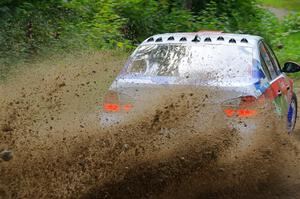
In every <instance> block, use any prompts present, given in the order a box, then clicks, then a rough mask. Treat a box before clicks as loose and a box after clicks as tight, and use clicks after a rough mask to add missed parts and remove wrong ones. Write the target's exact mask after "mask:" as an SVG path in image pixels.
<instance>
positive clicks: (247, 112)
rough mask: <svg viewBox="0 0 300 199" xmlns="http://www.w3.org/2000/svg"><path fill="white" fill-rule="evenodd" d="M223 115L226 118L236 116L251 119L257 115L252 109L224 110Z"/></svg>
mask: <svg viewBox="0 0 300 199" xmlns="http://www.w3.org/2000/svg"><path fill="white" fill-rule="evenodd" d="M224 113H225V114H226V115H227V116H228V117H233V116H238V117H251V116H255V115H256V114H257V111H256V110H254V109H237V110H233V109H225V110H224Z"/></svg>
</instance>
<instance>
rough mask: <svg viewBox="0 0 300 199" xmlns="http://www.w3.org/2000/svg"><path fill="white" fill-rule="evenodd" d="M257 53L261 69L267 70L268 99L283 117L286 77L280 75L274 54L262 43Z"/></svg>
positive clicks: (284, 112) (287, 93)
mask: <svg viewBox="0 0 300 199" xmlns="http://www.w3.org/2000/svg"><path fill="white" fill-rule="evenodd" d="M259 51H260V56H261V63H262V65H263V68H264V67H265V68H266V69H267V74H266V76H267V77H268V78H269V81H270V90H269V91H270V92H269V96H268V97H269V98H270V99H271V100H273V102H274V104H275V107H276V112H277V113H278V114H279V115H280V116H285V115H286V114H287V110H288V101H289V92H288V91H289V89H290V86H289V81H288V80H287V79H286V76H285V75H284V74H282V73H281V71H280V66H279V63H278V61H277V59H276V57H275V55H274V53H273V52H272V51H271V50H270V48H269V47H268V46H267V45H266V44H265V43H264V42H263V41H261V42H260V44H259Z"/></svg>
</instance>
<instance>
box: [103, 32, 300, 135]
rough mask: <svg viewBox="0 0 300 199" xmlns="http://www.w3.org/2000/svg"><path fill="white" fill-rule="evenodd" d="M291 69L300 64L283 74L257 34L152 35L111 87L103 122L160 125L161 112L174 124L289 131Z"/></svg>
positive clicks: (292, 65) (291, 66) (294, 107)
mask: <svg viewBox="0 0 300 199" xmlns="http://www.w3.org/2000/svg"><path fill="white" fill-rule="evenodd" d="M297 71H299V66H298V65H297V64H295V63H292V62H288V63H286V64H285V66H284V68H283V69H281V67H280V65H279V63H278V61H277V59H276V57H275V55H274V53H273V51H272V50H271V48H270V47H269V46H268V45H267V44H266V42H265V41H264V40H263V38H261V37H258V36H252V35H242V34H226V33H218V32H195V33H168V34H160V35H155V36H152V37H150V38H148V39H146V40H145V41H144V42H143V43H142V44H141V45H140V46H139V47H138V48H137V49H136V50H135V51H134V52H133V54H132V55H131V56H130V58H129V60H128V62H127V63H126V65H125V67H124V69H123V70H122V71H121V73H120V74H119V75H118V77H117V78H116V79H115V81H114V82H113V84H112V85H111V87H110V88H109V91H108V93H107V94H106V96H105V98H104V102H103V111H102V113H101V116H100V120H101V124H102V125H103V126H110V125H115V124H119V125H120V124H128V123H131V122H134V121H136V120H138V119H140V118H142V117H145V115H147V117H148V116H149V117H148V119H147V120H148V121H149V122H152V123H155V122H156V121H158V120H160V122H162V123H164V122H163V121H162V120H163V118H161V117H162V116H161V115H166V112H167V115H168V116H172V117H173V118H175V119H174V120H172V124H173V125H174V126H176V125H179V123H180V122H177V121H180V120H182V119H181V117H185V118H188V119H187V120H185V122H184V123H185V124H186V121H188V123H190V125H193V126H194V127H197V128H200V129H201V128H202V129H206V128H209V127H214V128H236V129H239V130H240V131H241V132H248V131H252V130H255V129H256V128H258V127H259V126H260V127H261V126H264V127H267V126H272V125H277V124H283V125H281V126H284V128H285V129H282V130H284V131H288V132H292V130H293V128H294V125H295V118H296V115H297V100H296V96H295V94H294V93H293V82H292V80H291V79H289V78H288V77H287V76H286V74H285V72H286V73H287V72H297ZM170 111H173V112H176V114H174V115H172V113H170ZM178 112H179V114H178ZM158 115H159V116H158ZM178 115H179V116H178ZM178 117H179V119H178ZM270 118H275V120H274V119H272V122H271V119H270ZM176 119H177V120H176Z"/></svg>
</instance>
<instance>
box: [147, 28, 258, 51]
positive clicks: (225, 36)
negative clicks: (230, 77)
mask: <svg viewBox="0 0 300 199" xmlns="http://www.w3.org/2000/svg"><path fill="white" fill-rule="evenodd" d="M260 40H262V38H261V37H259V36H254V35H247V34H232V33H223V32H218V31H199V32H185V33H165V34H158V35H154V36H151V37H149V38H147V39H146V40H145V41H144V42H142V44H141V45H148V44H168V43H170V44H171V43H182V44H193V43H206V44H228V45H239V46H250V47H256V46H257V44H258V42H259V41H260Z"/></svg>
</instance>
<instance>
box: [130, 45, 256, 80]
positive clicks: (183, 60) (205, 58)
mask: <svg viewBox="0 0 300 199" xmlns="http://www.w3.org/2000/svg"><path fill="white" fill-rule="evenodd" d="M125 73H126V74H135V75H143V76H182V77H189V76H191V77H192V76H195V77H196V78H209V79H211V78H214V79H222V78H223V79H228V78H230V79H232V78H239V79H240V78H244V79H245V78H249V79H251V78H252V48H251V47H245V46H236V45H207V44H205V45H204V44H195V45H185V44H159V45H158V44H156V45H144V46H140V47H139V48H138V49H137V50H136V51H135V52H134V54H133V55H132V56H131V58H130V60H129V61H128V64H127V67H126V71H125Z"/></svg>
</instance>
